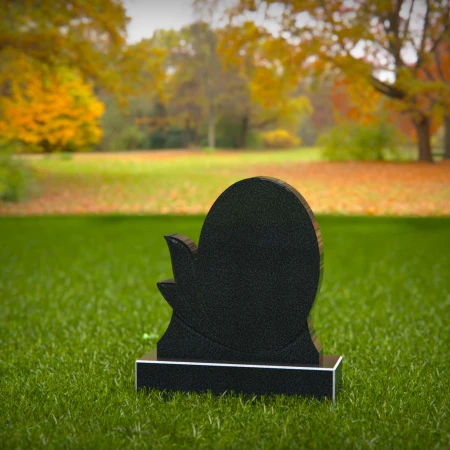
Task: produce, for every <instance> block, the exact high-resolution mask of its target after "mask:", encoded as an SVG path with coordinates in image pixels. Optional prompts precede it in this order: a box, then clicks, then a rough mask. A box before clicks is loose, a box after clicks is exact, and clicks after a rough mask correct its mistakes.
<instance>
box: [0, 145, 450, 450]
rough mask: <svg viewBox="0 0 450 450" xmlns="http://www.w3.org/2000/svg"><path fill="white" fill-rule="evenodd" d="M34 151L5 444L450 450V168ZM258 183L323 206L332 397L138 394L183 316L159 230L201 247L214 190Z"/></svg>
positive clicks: (296, 155)
mask: <svg viewBox="0 0 450 450" xmlns="http://www.w3.org/2000/svg"><path fill="white" fill-rule="evenodd" d="M27 159H28V160H29V161H30V162H31V164H33V166H34V167H35V168H36V170H37V171H38V173H39V176H40V177H41V189H42V196H35V197H33V198H32V199H31V200H30V201H29V202H27V203H24V204H8V203H3V204H1V205H0V214H2V215H4V217H1V218H0V248H1V251H0V299H1V308H0V355H1V358H0V398H1V401H2V407H1V408H0V447H1V448H5V449H9V448H11V449H13V448H14V449H16V448H46V449H48V448H86V449H97V448H108V449H110V448H111V449H115V448H117V449H123V448H163V449H166V448H183V449H191V448H205V449H208V448H218V449H220V448H223V449H229V448H243V449H250V448H251V449H253V448H255V449H273V448H281V449H292V448H308V449H321V450H322V449H336V448H345V449H346V448H357V449H360V448H361V449H373V448H382V449H398V448H402V449H403V448H406V449H409V448H411V449H415V448H420V449H422V448H436V449H448V448H450V420H449V412H448V410H449V403H450V365H449V361H450V340H449V338H448V337H449V330H450V277H449V273H450V217H449V215H450V164H448V163H437V164H422V163H411V162H404V163H391V162H389V163H326V162H322V161H320V158H318V155H317V152H316V151H315V150H314V149H311V150H302V151H301V152H300V151H287V152H267V153H260V154H256V153H242V152H235V153H232V152H229V153H217V154H208V155H205V154H201V153H197V154H187V153H173V152H172V153H170V152H169V153H163V154H162V153H152V154H149V153H139V154H122V155H121V154H109V155H95V154H91V155H76V156H75V157H73V158H72V159H67V156H65V155H63V156H55V157H51V158H42V157H27ZM253 175H272V176H277V177H279V178H282V179H283V180H285V181H287V182H289V183H291V184H293V185H294V186H295V187H297V189H298V190H299V191H300V192H301V193H302V194H303V195H304V197H305V198H306V199H307V201H308V202H309V203H310V204H311V207H312V209H313V211H314V212H315V213H316V217H317V221H318V224H319V227H320V230H321V233H322V236H323V244H324V275H323V281H322V287H321V291H320V295H319V297H318V300H317V302H316V306H315V308H314V310H313V319H314V325H315V330H316V333H317V336H318V337H319V339H320V341H321V343H322V345H323V347H324V352H325V354H331V355H342V356H343V358H344V359H343V388H342V391H341V392H340V393H339V395H338V396H337V400H336V403H335V404H333V403H331V402H330V401H328V400H325V401H321V400H315V399H308V398H302V397H296V396H293V397H286V396H263V397H252V396H242V395H233V394H231V393H227V394H226V395H223V396H213V395H211V394H210V393H204V394H183V393H164V392H159V391H152V392H149V393H145V392H140V393H136V392H135V390H134V382H135V380H134V364H135V360H136V359H137V358H139V357H141V356H142V355H143V354H144V353H147V352H148V351H150V350H151V349H152V348H154V347H155V345H156V342H157V340H158V338H159V337H160V336H161V335H162V334H163V333H164V331H165V330H166V328H167V325H168V323H169V320H170V317H171V309H170V307H169V305H168V304H167V303H166V302H165V301H164V299H163V297H162V296H161V294H160V293H159V292H158V289H157V286H156V283H157V282H158V281H161V280H164V279H167V278H170V277H172V269H171V264H170V256H169V251H168V249H167V246H166V243H165V241H164V238H163V236H164V235H165V234H170V233H181V234H185V235H187V236H189V237H191V238H193V239H194V240H195V241H196V242H198V237H199V234H200V230H201V226H202V224H203V221H204V213H205V212H206V211H207V210H208V209H209V207H210V205H211V204H212V202H213V201H214V200H215V198H216V197H217V195H218V194H220V193H221V192H222V191H223V190H224V189H226V188H227V187H228V186H229V185H230V184H231V183H232V182H233V181H236V180H238V179H241V178H243V177H247V176H253ZM108 212H109V213H111V214H105V213H108ZM170 212H172V213H174V214H167V213H170ZM189 212H190V213H196V214H192V215H188V214H186V213H189ZM84 213H89V214H84ZM127 213H132V214H127ZM136 213H139V214H136ZM197 213H198V214H197ZM323 213H333V214H328V215H326V214H323ZM52 214H57V215H63V217H55V216H51V215H52ZM8 215H9V216H10V217H6V216H8ZM20 215H23V216H27V217H17V216H20ZM36 215H38V216H36ZM361 215H365V216H366V217H362V216H361ZM367 215H373V216H376V215H392V216H401V215H405V216H408V217H367ZM411 215H416V216H435V217H409V216H411ZM12 216H15V217H12ZM436 216H446V217H436ZM144 336H147V338H144ZM148 336H150V338H148Z"/></svg>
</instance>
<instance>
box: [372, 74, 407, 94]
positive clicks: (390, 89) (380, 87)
mask: <svg viewBox="0 0 450 450" xmlns="http://www.w3.org/2000/svg"><path fill="white" fill-rule="evenodd" d="M370 82H371V84H372V86H373V87H374V89H375V90H377V91H378V92H380V93H382V94H384V95H386V96H387V97H390V98H395V99H398V100H402V99H404V98H405V97H406V93H405V92H404V91H402V90H401V89H398V88H396V87H395V86H391V85H389V84H386V83H383V81H380V80H379V79H378V78H375V77H374V76H373V75H371V76H370Z"/></svg>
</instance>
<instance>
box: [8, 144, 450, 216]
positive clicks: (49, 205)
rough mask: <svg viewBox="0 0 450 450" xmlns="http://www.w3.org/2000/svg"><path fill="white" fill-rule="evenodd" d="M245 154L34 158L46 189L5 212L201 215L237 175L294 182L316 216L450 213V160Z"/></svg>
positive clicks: (32, 213)
mask: <svg viewBox="0 0 450 450" xmlns="http://www.w3.org/2000/svg"><path fill="white" fill-rule="evenodd" d="M286 155H287V156H286V158H285V157H284V156H283V155H280V154H279V155H277V156H276V157H274V158H272V157H265V156H264V157H253V156H248V155H244V156H243V155H242V153H239V152H218V153H215V154H208V155H205V154H204V153H192V154H190V153H188V152H177V153H174V152H166V153H156V154H155V153H153V154H152V153H145V154H109V155H98V154H97V155H95V154H91V155H77V156H76V157H75V158H74V159H73V160H70V161H62V160H54V161H45V160H44V159H42V158H41V159H36V160H33V159H31V161H32V164H33V165H34V166H35V167H36V169H37V171H38V172H39V174H40V177H41V183H40V184H41V189H40V191H41V192H40V195H36V196H33V197H32V198H30V199H29V200H28V201H26V202H24V203H18V204H14V203H6V202H2V203H0V215H41V214H58V215H59V214H109V213H126V214H198V213H206V212H207V211H208V210H209V208H210V207H211V205H212V203H213V202H214V200H215V199H216V198H217V196H218V195H220V193H221V192H222V191H223V190H224V189H226V188H227V187H228V186H229V185H230V184H232V183H233V182H235V181H238V180H239V179H242V178H246V177H251V176H256V175H267V176H273V177H277V178H280V179H282V180H284V181H286V182H288V183H289V184H291V185H293V186H294V187H295V188H297V189H298V190H299V192H300V193H301V194H302V195H303V196H304V197H305V199H306V200H307V201H308V203H309V204H310V206H311V208H312V210H313V211H314V212H315V213H318V214H357V215H393V216H443V215H450V163H449V162H440V163H433V164H431V163H419V162H401V163H396V162H339V163H338V162H322V161H300V160H298V159H296V157H294V156H292V155H293V154H286Z"/></svg>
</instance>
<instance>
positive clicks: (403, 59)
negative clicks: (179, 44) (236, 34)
mask: <svg viewBox="0 0 450 450" xmlns="http://www.w3.org/2000/svg"><path fill="white" fill-rule="evenodd" d="M275 4H276V5H278V6H281V7H282V13H281V14H277V16H276V17H274V18H272V19H273V20H274V21H275V22H276V23H277V24H278V26H279V29H280V37H282V38H283V39H285V40H287V41H289V42H293V43H296V44H297V46H298V49H300V50H299V51H297V52H296V53H295V54H294V55H293V58H294V59H295V66H296V68H297V70H300V68H302V67H305V65H308V64H311V63H314V62H315V63H318V64H317V67H320V65H319V63H322V64H323V62H328V63H331V64H332V66H333V67H336V68H338V69H339V70H340V71H342V73H344V74H346V75H347V76H349V77H352V78H354V79H356V78H362V79H363V80H364V82H365V83H366V85H367V87H368V88H369V87H371V88H373V89H375V90H377V91H378V92H380V93H381V94H382V95H384V96H386V97H389V98H391V99H394V100H395V101H396V102H397V104H398V105H399V109H401V110H402V111H403V112H404V113H407V114H409V116H410V117H411V120H412V121H413V123H414V126H415V129H416V133H417V137H418V147H419V148H418V150H419V159H420V160H426V161H430V160H432V154H431V146H430V123H431V118H432V116H433V114H435V112H436V104H437V102H436V101H435V98H434V95H433V93H434V92H436V89H441V92H442V93H443V94H444V95H445V96H446V97H447V96H449V95H450V93H449V92H448V90H447V89H445V86H444V85H443V83H442V82H441V81H438V80H436V81H433V82H430V83H427V84H426V83H421V82H420V78H419V71H420V70H421V68H422V67H423V66H424V64H425V61H426V60H427V57H428V56H429V55H433V54H435V52H436V50H437V49H438V46H439V44H440V42H441V41H443V40H445V39H447V37H448V34H449V26H450V3H449V2H448V0H447V1H442V0H426V1H424V2H421V1H417V0H396V1H392V2H391V1H379V2H370V1H367V0H355V1H352V2H347V1H345V0H331V1H326V2H310V1H308V0H295V1H294V0H283V1H278V0H267V1H262V0H239V1H238V4H237V6H236V7H235V8H233V9H232V10H231V13H230V19H231V20H235V19H236V18H237V17H240V16H241V15H242V14H244V13H248V12H252V11H253V12H254V11H258V10H262V9H264V10H265V11H266V15H267V16H270V9H271V7H272V6H273V5H275ZM387 74H391V76H390V77H388V76H387ZM437 84H438V85H439V88H437Z"/></svg>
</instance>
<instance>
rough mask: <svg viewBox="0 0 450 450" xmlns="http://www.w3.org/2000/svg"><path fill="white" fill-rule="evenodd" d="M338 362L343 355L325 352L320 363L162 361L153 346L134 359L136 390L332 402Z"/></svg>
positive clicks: (338, 385)
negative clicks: (302, 397)
mask: <svg viewBox="0 0 450 450" xmlns="http://www.w3.org/2000/svg"><path fill="white" fill-rule="evenodd" d="M341 362H342V356H324V357H323V367H306V366H287V365H284V366H282V365H262V364H240V363H239V364H237V363H218V362H189V361H167V360H164V361H163V360H158V359H157V356H156V350H153V351H152V352H150V353H148V354H146V355H144V356H142V358H140V359H138V360H137V361H136V390H139V389H144V388H147V389H161V390H168V391H183V392H202V391H207V390H210V391H212V392H213V393H215V394H221V393H224V392H230V391H233V392H236V393H245V394H250V395H252V394H256V395H263V394H285V395H305V396H312V397H316V398H329V399H331V400H332V401H333V402H334V401H335V399H336V394H337V393H338V391H339V390H340V388H341V384H342V364H341Z"/></svg>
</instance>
